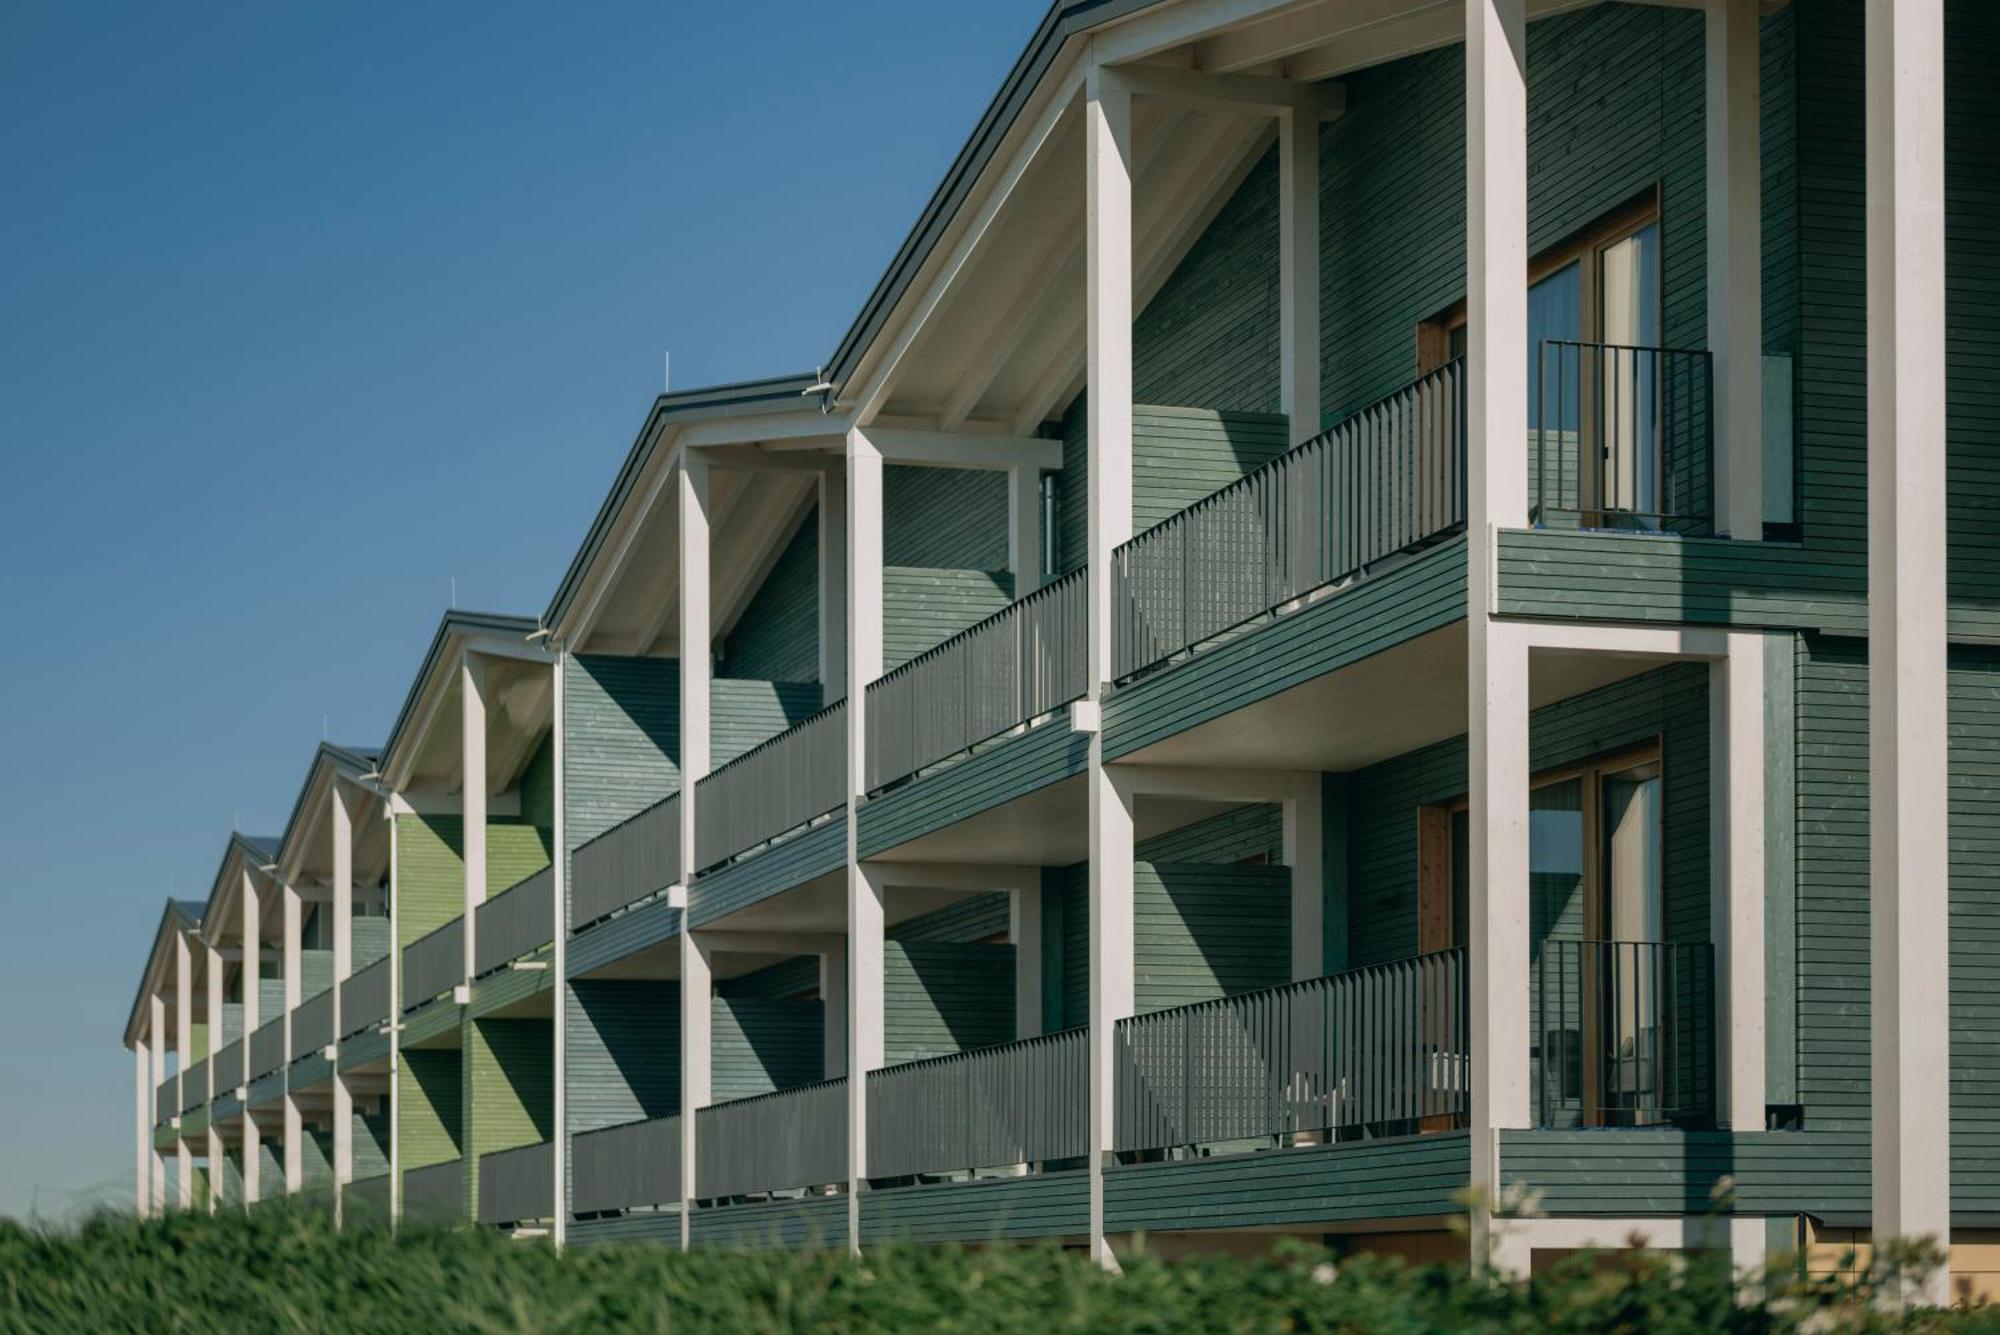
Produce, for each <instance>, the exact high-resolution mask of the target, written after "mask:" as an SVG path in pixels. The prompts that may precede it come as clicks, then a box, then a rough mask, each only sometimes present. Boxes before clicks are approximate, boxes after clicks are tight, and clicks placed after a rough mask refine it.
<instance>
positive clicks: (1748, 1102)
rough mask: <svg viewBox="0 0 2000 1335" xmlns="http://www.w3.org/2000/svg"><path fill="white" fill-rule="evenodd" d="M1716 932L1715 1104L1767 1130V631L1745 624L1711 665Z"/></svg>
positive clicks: (1736, 1122)
mask: <svg viewBox="0 0 2000 1335" xmlns="http://www.w3.org/2000/svg"><path fill="white" fill-rule="evenodd" d="M1708 682H1709V687H1708V694H1709V748H1708V764H1709V775H1710V781H1709V868H1710V887H1711V888H1710V891H1709V939H1710V940H1712V941H1713V942H1714V943H1715V954H1716V962H1717V965H1718V966H1719V967H1718V973H1719V977H1718V979H1717V982H1718V984H1719V985H1720V987H1719V991H1720V995H1719V996H1718V998H1717V1000H1718V1001H1719V1003H1720V1004H1719V1005H1718V1006H1717V1007H1716V1071H1717V1073H1718V1075H1719V1077H1720V1083H1721V1086H1722V1088H1721V1089H1720V1090H1718V1091H1717V1093H1718V1095H1719V1097H1718V1098H1717V1100H1716V1107H1717V1109H1718V1111H1719V1112H1720V1115H1721V1119H1722V1121H1723V1123H1724V1125H1726V1126H1728V1127H1730V1128H1731V1129H1732V1130H1735V1131H1762V1130H1763V1129H1764V1104H1765V1097H1764V1055H1765V1054H1764V1002H1765V997H1764V991H1765V989H1764V766H1765V755H1764V635H1763V632H1761V631H1736V632H1731V634H1730V636H1729V656H1728V657H1727V658H1722V659H1718V660H1716V661H1715V662H1713V663H1711V664H1710V665H1709V675H1708Z"/></svg>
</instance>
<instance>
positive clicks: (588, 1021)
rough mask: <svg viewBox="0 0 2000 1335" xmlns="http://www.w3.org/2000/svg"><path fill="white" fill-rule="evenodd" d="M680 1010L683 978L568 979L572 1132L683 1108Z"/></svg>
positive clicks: (568, 1100) (567, 1105)
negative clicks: (681, 1106)
mask: <svg viewBox="0 0 2000 1335" xmlns="http://www.w3.org/2000/svg"><path fill="white" fill-rule="evenodd" d="M680 1015H681V989H680V982H679V980H678V979H661V980H657V981H656V980H652V979H632V980H627V979H605V980H594V979H584V980H581V981H578V982H575V983H572V984H571V985H570V988H569V1000H568V1008H567V1021H566V1022H567V1024H568V1030H567V1034H568V1048H567V1051H566V1053H565V1057H566V1062H565V1065H566V1079H567V1085H566V1087H565V1088H566V1091H567V1093H566V1096H565V1097H566V1103H565V1108H566V1112H567V1116H568V1120H569V1128H568V1130H569V1133H570V1134H571V1135H576V1134H578V1133H580V1132H584V1131H594V1130H597V1129H598V1128H600V1127H607V1126H618V1125H621V1124H623V1123H626V1122H637V1121H643V1120H646V1119H648V1118H653V1117H665V1116H667V1115H668V1114H670V1113H673V1112H676V1111H678V1110H679V1108H680V1050H681V1035H680ZM677 1227H678V1226H677ZM677 1236H678V1235H677Z"/></svg>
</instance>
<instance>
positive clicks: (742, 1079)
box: [709, 996, 826, 1103]
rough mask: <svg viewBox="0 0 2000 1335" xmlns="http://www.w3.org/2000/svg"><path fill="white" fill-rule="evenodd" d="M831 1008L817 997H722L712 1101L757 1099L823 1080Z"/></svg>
mask: <svg viewBox="0 0 2000 1335" xmlns="http://www.w3.org/2000/svg"><path fill="white" fill-rule="evenodd" d="M825 1052H826V1018H825V1008H824V1007H823V1006H822V1005H821V1004H820V1003H819V1002H818V1001H812V1000H800V999H794V998H785V999H777V998H764V997H731V996H718V997H716V998H715V1000H714V1001H713V1002H712V1003H711V1010H710V1012H709V1063H710V1070H711V1076H710V1079H711V1082H712V1083H711V1094H712V1100H711V1101H712V1102H715V1103H728V1102H730V1101H731V1100H732V1099H747V1098H754V1097H755V1096H756V1095H759V1094H769V1093H770V1092H771V1091H773V1090H777V1089H792V1088H795V1087H797V1086H799V1085H809V1084H812V1083H813V1082H815V1081H817V1080H819V1079H820V1077H821V1075H822V1073H823V1071H824V1069H825Z"/></svg>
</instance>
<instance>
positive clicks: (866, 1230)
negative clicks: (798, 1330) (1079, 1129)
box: [861, 1171, 1090, 1247]
mask: <svg viewBox="0 0 2000 1335" xmlns="http://www.w3.org/2000/svg"><path fill="white" fill-rule="evenodd" d="M1089 1229H1090V1179H1089V1177H1088V1176H1087V1175H1086V1174H1084V1173H1082V1172H1080V1171H1079V1172H1066V1173H1044V1174H1041V1175H1039V1176H1035V1177H997V1178H986V1179H983V1180H980V1181H974V1182H935V1183H927V1184H925V1185H922V1186H912V1187H895V1188H890V1189H887V1190H882V1189H877V1190H875V1191H870V1192H866V1193H864V1194H863V1195H862V1197H861V1241H862V1243H863V1245H865V1246H869V1247H880V1246H884V1245H886V1244H893V1243H939V1242H961V1243H972V1244H978V1243H984V1242H1014V1241H1021V1240H1025V1239H1029V1238H1062V1237H1075V1236H1080V1235H1082V1234H1084V1233H1086V1232H1088V1231H1089Z"/></svg>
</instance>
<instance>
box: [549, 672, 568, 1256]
mask: <svg viewBox="0 0 2000 1335" xmlns="http://www.w3.org/2000/svg"><path fill="white" fill-rule="evenodd" d="M549 649H550V651H551V652H553V653H554V655H555V664H554V666H553V667H551V668H550V673H551V677H550V686H549V689H550V692H551V694H552V695H553V702H552V704H551V705H550V710H549V714H550V718H551V720H552V726H551V734H550V735H551V737H552V739H553V740H552V746H553V749H554V757H553V759H554V765H555V852H556V855H555V872H554V875H553V876H551V877H550V881H551V882H552V884H551V886H550V893H552V894H553V895H554V896H555V904H554V906H553V907H552V910H551V917H550V919H549V921H551V922H553V923H554V924H555V925H556V932H555V936H556V939H555V947H554V960H553V964H554V967H555V974H556V986H555V997H556V1000H555V1025H554V1029H553V1031H552V1032H553V1034H554V1037H555V1088H554V1094H553V1101H554V1104H555V1108H554V1116H553V1118H552V1121H553V1122H554V1125H555V1142H556V1143H555V1150H554V1152H553V1153H552V1154H551V1155H550V1158H551V1159H553V1160H554V1165H553V1167H554V1172H555V1188H554V1190H555V1195H554V1196H553V1197H552V1199H553V1200H554V1201H555V1203H556V1208H555V1216H554V1220H553V1224H552V1227H551V1235H550V1241H551V1242H552V1243H553V1244H554V1245H555V1247H556V1249H557V1250H561V1249H562V1248H563V1247H564V1246H566V1245H567V1244H568V1242H569V999H570V991H569V815H568V809H567V808H568V799H567V797H566V794H567V793H568V792H569V787H568V784H569V771H568V763H569V761H568V755H567V749H568V748H567V746H566V744H565V734H566V733H567V732H568V722H567V720H568V712H567V704H566V701H567V699H568V689H569V688H568V678H567V676H566V674H565V671H564V669H565V666H566V665H567V664H568V662H569V651H568V650H567V649H566V648H565V647H564V646H563V645H562V643H561V642H560V641H556V642H552V643H551V644H550V645H549Z"/></svg>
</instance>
